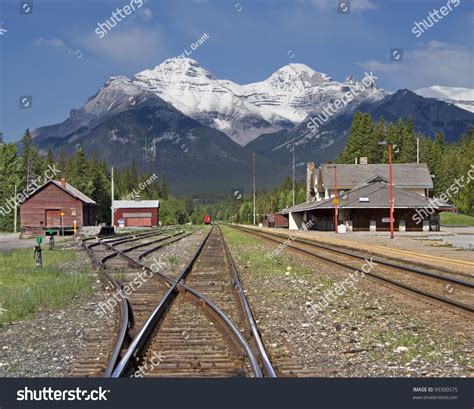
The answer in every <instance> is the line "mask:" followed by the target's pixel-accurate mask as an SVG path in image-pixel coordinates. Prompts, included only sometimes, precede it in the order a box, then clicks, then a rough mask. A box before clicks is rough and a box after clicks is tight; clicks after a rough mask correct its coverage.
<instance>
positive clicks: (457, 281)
mask: <svg viewBox="0 0 474 409" xmlns="http://www.w3.org/2000/svg"><path fill="white" fill-rule="evenodd" d="M237 228H239V229H242V230H245V231H248V232H255V231H254V230H253V229H248V228H245V227H241V226H238V227H237ZM257 233H258V234H260V235H270V236H277V237H281V238H287V239H289V240H291V241H294V242H297V243H303V244H307V245H309V246H313V247H319V248H322V249H325V250H329V251H334V252H336V253H340V254H343V255H348V256H351V257H354V258H358V259H360V260H367V257H368V256H364V255H360V254H357V253H354V252H353V251H351V250H342V249H339V248H336V247H335V246H331V245H328V244H323V243H318V242H315V241H313V240H306V239H302V238H298V237H291V235H288V236H286V235H282V234H280V233H269V232H255V234H257ZM370 257H371V258H372V260H374V261H375V262H376V263H377V264H383V265H386V266H388V267H393V268H398V269H401V270H405V271H409V272H411V273H416V274H420V275H425V276H428V277H431V278H435V279H439V280H443V281H449V282H450V283H453V284H457V285H460V286H463V287H468V288H474V282H473V281H466V280H461V279H459V278H454V277H449V276H444V275H440V274H436V273H432V272H431V271H427V270H424V269H422V268H418V267H414V266H408V265H400V264H398V263H392V262H391V261H388V260H385V259H382V258H379V257H377V256H373V255H372V254H370Z"/></svg>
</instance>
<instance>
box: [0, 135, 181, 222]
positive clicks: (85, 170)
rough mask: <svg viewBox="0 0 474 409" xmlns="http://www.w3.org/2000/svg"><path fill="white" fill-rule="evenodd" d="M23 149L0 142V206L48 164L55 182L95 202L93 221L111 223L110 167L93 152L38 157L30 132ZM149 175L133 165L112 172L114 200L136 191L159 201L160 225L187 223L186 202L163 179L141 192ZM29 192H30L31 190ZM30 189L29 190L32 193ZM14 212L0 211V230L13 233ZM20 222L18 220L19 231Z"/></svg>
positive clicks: (39, 175) (39, 174)
mask: <svg viewBox="0 0 474 409" xmlns="http://www.w3.org/2000/svg"><path fill="white" fill-rule="evenodd" d="M21 143H22V146H23V150H22V153H21V154H20V153H19V152H18V150H17V147H16V145H15V144H13V143H0V174H1V175H2V177H1V178H0V203H2V204H4V203H6V202H7V201H8V200H9V199H10V198H13V197H14V192H15V186H16V189H17V193H19V192H22V191H25V192H27V191H28V190H27V189H28V186H29V185H30V184H31V183H32V181H34V180H38V178H41V177H42V176H43V175H44V172H45V171H46V170H47V169H48V165H51V166H55V167H56V168H57V169H59V170H60V174H59V175H57V177H56V179H60V178H65V179H66V180H67V182H68V183H70V184H71V185H73V186H74V187H76V188H77V189H79V190H80V191H81V192H83V193H84V194H86V195H87V196H89V197H90V198H91V199H93V200H94V201H95V202H97V208H96V214H95V218H96V222H97V223H110V215H111V212H110V203H111V181H110V170H111V169H110V167H109V166H108V165H107V163H106V162H105V161H104V160H99V159H98V157H97V154H96V153H95V152H94V153H93V154H92V156H91V158H90V159H87V158H86V156H85V154H84V152H83V151H82V149H78V150H77V151H76V153H75V154H74V155H73V156H69V157H65V155H64V154H63V153H60V154H59V155H58V157H57V158H55V157H54V156H53V152H52V150H51V149H49V150H48V152H47V154H46V155H41V154H40V153H39V152H38V149H37V148H36V147H34V146H33V144H32V137H31V134H30V132H29V130H26V132H25V133H24V135H23V137H22V140H21ZM150 176H152V175H150V174H146V173H143V172H140V171H139V170H138V169H137V167H136V164H135V163H132V165H131V166H130V167H126V168H123V169H120V170H115V172H114V180H115V183H114V185H115V199H116V200H119V199H121V198H122V197H125V196H127V195H129V194H130V192H137V191H139V193H140V196H141V198H142V199H144V200H145V199H160V201H161V205H160V219H161V221H162V223H163V224H176V223H185V222H187V221H188V220H189V216H188V213H187V207H186V202H185V200H183V199H178V198H176V197H173V196H172V195H171V194H170V186H169V183H168V179H167V178H166V176H164V175H161V176H158V175H156V176H157V180H156V181H154V182H153V183H151V184H150V185H149V186H147V187H146V188H145V189H143V190H140V189H139V188H138V186H139V185H140V183H144V182H145V181H146V180H147V179H148V178H150ZM31 190H32V189H31ZM31 190H30V191H31ZM13 220H14V215H13V211H10V212H6V214H5V215H4V214H2V213H1V212H0V231H13ZM19 223H20V221H19V220H18V221H17V228H18V229H19Z"/></svg>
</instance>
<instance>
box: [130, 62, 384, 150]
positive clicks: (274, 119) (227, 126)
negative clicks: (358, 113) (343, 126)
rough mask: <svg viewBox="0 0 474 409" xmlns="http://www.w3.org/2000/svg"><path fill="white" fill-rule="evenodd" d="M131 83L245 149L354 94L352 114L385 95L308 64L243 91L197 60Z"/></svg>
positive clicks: (160, 67) (282, 71) (144, 75)
mask: <svg viewBox="0 0 474 409" xmlns="http://www.w3.org/2000/svg"><path fill="white" fill-rule="evenodd" d="M132 81H133V82H134V83H135V84H140V85H141V86H143V88H144V89H146V90H148V91H151V92H154V93H156V94H157V95H158V96H160V97H161V98H162V99H163V100H165V101H167V102H168V103H170V104H171V105H173V106H174V107H175V108H176V109H178V110H180V111H181V112H183V113H184V114H186V115H188V116H190V117H192V118H194V119H196V120H197V121H199V122H201V123H203V124H206V125H210V126H212V127H214V128H216V129H218V130H220V131H222V132H224V133H225V134H226V135H228V136H229V137H230V138H231V139H233V140H234V141H235V142H237V143H238V144H240V145H246V144H247V143H249V142H251V141H252V140H254V139H255V138H257V137H258V136H260V135H262V134H265V133H271V132H276V131H279V130H281V129H289V128H292V127H294V126H295V125H298V124H299V123H301V122H302V121H304V120H305V119H306V118H307V116H308V114H309V113H310V112H313V113H314V112H315V111H316V112H317V111H319V110H320V111H322V110H323V109H324V108H325V107H326V106H327V105H328V104H330V103H331V102H332V101H334V100H336V99H340V98H341V97H342V95H343V94H344V93H345V92H348V91H350V90H351V89H356V90H357V92H356V93H354V95H355V97H354V99H353V101H352V102H351V103H350V104H349V105H348V107H346V108H350V109H354V108H355V106H357V105H358V104H359V103H361V102H363V101H367V100H371V101H376V100H379V99H382V98H383V97H384V95H385V93H384V92H383V90H381V89H379V88H377V87H376V86H371V87H368V88H366V87H363V86H362V84H361V83H360V82H357V81H355V80H354V79H353V77H352V76H351V77H349V78H348V79H347V80H346V81H344V82H343V83H340V82H337V81H334V80H332V79H331V78H330V77H329V76H328V75H326V74H323V73H319V72H317V71H315V70H313V69H312V68H310V67H308V66H307V65H304V64H289V65H287V66H285V67H283V68H281V69H279V70H278V71H276V72H275V73H273V74H272V75H271V76H270V77H269V78H267V79H266V80H264V81H261V82H256V83H251V84H246V85H239V84H236V83H234V82H232V81H229V80H221V79H217V78H215V77H214V76H213V75H212V74H211V73H210V72H209V71H207V70H205V69H204V68H203V67H201V66H200V65H199V63H198V62H197V61H195V60H193V59H190V58H172V59H168V60H166V61H164V62H163V63H162V64H160V65H158V66H156V67H155V68H154V69H152V70H145V71H142V72H140V73H138V74H136V75H135V76H134V77H133V79H132ZM343 111H344V109H342V110H341V113H342V112H343Z"/></svg>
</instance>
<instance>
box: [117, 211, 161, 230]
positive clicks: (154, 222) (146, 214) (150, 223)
mask: <svg viewBox="0 0 474 409" xmlns="http://www.w3.org/2000/svg"><path fill="white" fill-rule="evenodd" d="M138 218H142V219H144V220H140V221H138V220H136V219H138ZM120 219H124V221H125V226H143V227H156V226H158V220H159V213H158V208H156V207H145V208H127V207H124V208H119V209H117V210H116V211H115V213H114V226H118V221H119V220H120ZM127 220H129V221H130V223H127ZM145 220H146V223H145Z"/></svg>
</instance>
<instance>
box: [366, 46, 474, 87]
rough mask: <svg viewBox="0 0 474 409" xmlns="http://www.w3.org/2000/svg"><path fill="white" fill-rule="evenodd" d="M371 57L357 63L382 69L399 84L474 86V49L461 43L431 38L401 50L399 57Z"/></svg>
mask: <svg viewBox="0 0 474 409" xmlns="http://www.w3.org/2000/svg"><path fill="white" fill-rule="evenodd" d="M388 51H389V50H387V60H386V61H377V60H371V61H366V62H362V63H359V65H361V66H362V67H364V68H366V69H373V70H374V71H376V72H383V73H385V75H386V77H387V79H389V80H391V82H392V83H393V85H394V86H395V87H398V88H410V89H417V88H423V87H427V86H431V85H444V86H450V87H456V86H458V87H466V88H474V82H473V75H472V73H473V72H474V53H473V51H472V50H471V49H469V48H466V47H464V46H462V45H458V44H452V43H444V42H440V41H430V42H428V43H420V44H418V47H417V48H416V49H413V50H403V57H402V61H398V62H391V61H389V56H388Z"/></svg>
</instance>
